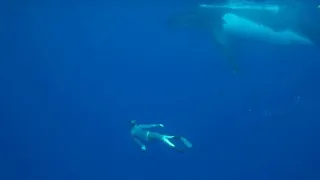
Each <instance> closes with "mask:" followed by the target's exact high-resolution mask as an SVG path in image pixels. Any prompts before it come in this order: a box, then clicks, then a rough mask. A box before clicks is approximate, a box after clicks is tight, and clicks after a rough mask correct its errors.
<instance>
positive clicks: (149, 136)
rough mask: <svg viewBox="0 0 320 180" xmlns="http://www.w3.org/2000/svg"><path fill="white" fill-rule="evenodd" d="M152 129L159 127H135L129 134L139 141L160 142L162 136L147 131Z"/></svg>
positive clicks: (155, 125) (153, 125)
mask: <svg viewBox="0 0 320 180" xmlns="http://www.w3.org/2000/svg"><path fill="white" fill-rule="evenodd" d="M154 127H160V125H159V124H150V125H136V126H134V127H132V129H131V134H132V136H133V137H134V138H137V139H139V140H143V141H146V142H148V141H152V140H162V138H163V136H164V135H161V134H159V133H156V132H151V131H149V130H148V129H150V128H154Z"/></svg>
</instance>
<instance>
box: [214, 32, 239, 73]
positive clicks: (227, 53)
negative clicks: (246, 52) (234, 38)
mask: <svg viewBox="0 0 320 180" xmlns="http://www.w3.org/2000/svg"><path fill="white" fill-rule="evenodd" d="M213 35H214V39H215V42H216V44H217V47H218V48H219V51H220V52H221V53H222V55H223V56H224V57H226V58H227V60H228V62H229V64H230V65H231V67H232V70H233V72H234V73H235V74H238V73H239V72H240V71H239V66H238V63H237V61H236V59H235V58H234V56H233V53H232V50H231V46H230V41H229V38H228V37H227V35H226V34H225V33H224V32H222V30H216V31H214V32H213Z"/></svg>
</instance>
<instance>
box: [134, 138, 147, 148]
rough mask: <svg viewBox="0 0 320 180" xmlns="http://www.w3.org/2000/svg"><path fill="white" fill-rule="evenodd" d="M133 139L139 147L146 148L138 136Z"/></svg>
mask: <svg viewBox="0 0 320 180" xmlns="http://www.w3.org/2000/svg"><path fill="white" fill-rule="evenodd" d="M134 141H135V142H136V143H137V144H139V146H140V147H141V149H142V150H143V151H145V150H146V146H145V145H144V144H143V143H142V142H141V141H140V140H139V139H138V138H134Z"/></svg>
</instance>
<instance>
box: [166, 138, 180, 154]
mask: <svg viewBox="0 0 320 180" xmlns="http://www.w3.org/2000/svg"><path fill="white" fill-rule="evenodd" d="M176 138H178V137H177V136H167V135H163V137H162V141H163V142H164V143H165V144H167V145H168V146H170V147H171V148H174V150H176V151H178V152H180V153H183V152H184V150H183V149H180V148H177V147H176V145H174V144H173V143H172V142H171V141H170V140H169V139H176Z"/></svg>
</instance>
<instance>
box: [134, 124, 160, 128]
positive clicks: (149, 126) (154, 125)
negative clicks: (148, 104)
mask: <svg viewBox="0 0 320 180" xmlns="http://www.w3.org/2000/svg"><path fill="white" fill-rule="evenodd" d="M139 127H141V128H142V129H150V128H155V127H163V124H140V125H139Z"/></svg>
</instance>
